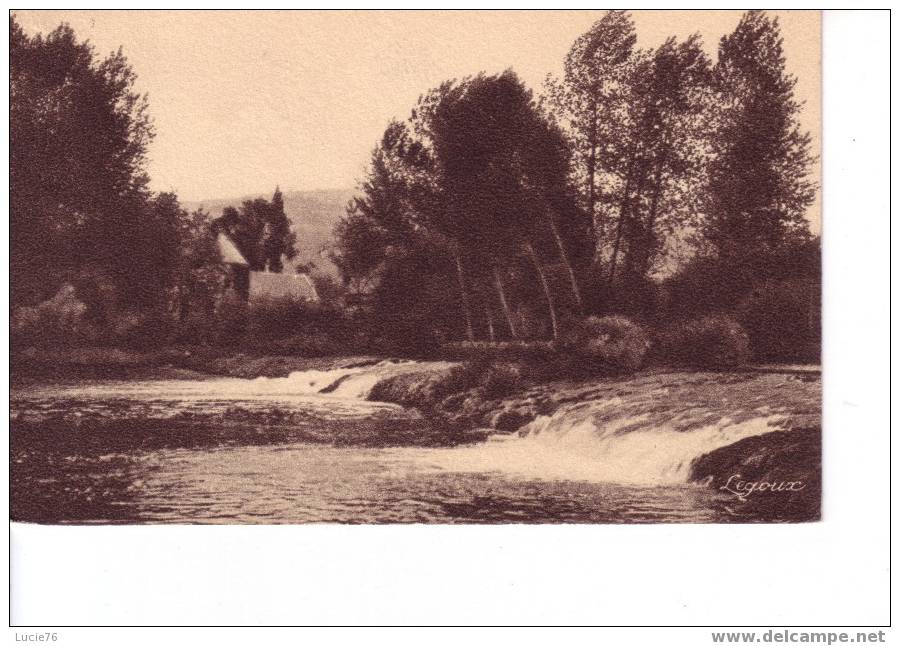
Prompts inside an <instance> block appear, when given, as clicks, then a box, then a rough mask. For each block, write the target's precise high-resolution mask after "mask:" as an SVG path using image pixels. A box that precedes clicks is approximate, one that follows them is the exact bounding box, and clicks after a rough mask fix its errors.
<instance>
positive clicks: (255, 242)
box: [215, 188, 297, 273]
mask: <svg viewBox="0 0 900 646" xmlns="http://www.w3.org/2000/svg"><path fill="white" fill-rule="evenodd" d="M215 226H216V227H219V228H221V229H223V230H224V231H226V232H227V233H228V234H229V235H230V236H231V238H232V239H233V240H234V242H235V244H236V245H237V247H238V249H239V250H240V251H241V253H242V254H243V255H244V258H246V259H247V262H248V263H250V268H251V269H252V270H254V271H272V272H276V273H280V272H281V271H282V270H283V269H284V260H285V259H287V260H292V259H293V258H294V257H295V256H296V255H297V250H296V249H295V247H294V245H295V243H296V237H295V235H294V234H293V233H292V232H291V226H290V220H288V217H287V215H286V214H285V212H284V198H283V197H282V195H281V190H280V189H278V188H276V189H275V193H274V194H273V195H272V200H271V201H268V200H265V199H263V198H261V197H259V198H256V199H255V200H245V201H244V203H243V204H241V207H240V208H239V209H236V208H234V207H233V206H228V207H225V209H223V211H222V216H221V217H220V218H218V219H217V220H216V221H215Z"/></svg>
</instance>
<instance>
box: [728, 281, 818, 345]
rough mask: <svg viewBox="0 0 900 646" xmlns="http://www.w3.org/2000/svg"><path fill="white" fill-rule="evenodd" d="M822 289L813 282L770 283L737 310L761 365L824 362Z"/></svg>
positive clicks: (816, 282)
mask: <svg viewBox="0 0 900 646" xmlns="http://www.w3.org/2000/svg"><path fill="white" fill-rule="evenodd" d="M821 300H822V299H821V285H820V283H819V281H818V280H815V279H812V278H805V279H803V278H795V279H791V280H782V281H767V282H765V283H762V284H760V285H758V286H757V287H756V288H754V289H753V290H752V291H751V292H750V293H749V294H747V295H746V296H745V297H744V298H743V300H742V301H741V302H740V304H739V305H738V307H737V316H738V320H739V321H740V322H741V324H742V325H743V326H744V328H745V329H746V330H747V334H748V335H749V337H750V347H751V348H752V350H753V356H754V357H755V358H756V359H757V360H760V361H815V362H818V361H819V360H820V355H821V342H822V319H821Z"/></svg>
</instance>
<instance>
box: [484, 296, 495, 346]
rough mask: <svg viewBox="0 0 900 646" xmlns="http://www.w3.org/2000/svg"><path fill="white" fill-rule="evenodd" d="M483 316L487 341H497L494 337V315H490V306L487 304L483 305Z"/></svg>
mask: <svg viewBox="0 0 900 646" xmlns="http://www.w3.org/2000/svg"><path fill="white" fill-rule="evenodd" d="M484 316H485V318H486V319H487V326H488V340H490V342H491V343H493V342H494V341H496V340H497V339H496V337H495V336H494V315H493V314H492V313H491V306H490V304H489V303H487V302H485V304H484Z"/></svg>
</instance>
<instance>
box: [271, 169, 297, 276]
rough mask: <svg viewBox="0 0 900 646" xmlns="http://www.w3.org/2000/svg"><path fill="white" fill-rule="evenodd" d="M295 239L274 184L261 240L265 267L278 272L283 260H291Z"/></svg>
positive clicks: (279, 194)
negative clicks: (273, 191)
mask: <svg viewBox="0 0 900 646" xmlns="http://www.w3.org/2000/svg"><path fill="white" fill-rule="evenodd" d="M296 241H297V236H296V234H294V233H293V232H292V231H291V222H290V220H288V217H287V214H286V213H285V212H284V196H283V195H282V194H281V189H280V188H278V187H277V186H276V187H275V193H274V194H273V195H272V201H271V203H270V204H269V213H268V219H267V222H266V226H265V234H264V239H263V241H262V246H263V257H264V259H265V263H266V268H267V269H268V270H269V271H272V272H276V273H280V272H281V271H282V270H283V269H284V260H285V259H287V260H293V259H294V258H295V257H296V256H297V250H296V248H295V246H294V245H295V244H296Z"/></svg>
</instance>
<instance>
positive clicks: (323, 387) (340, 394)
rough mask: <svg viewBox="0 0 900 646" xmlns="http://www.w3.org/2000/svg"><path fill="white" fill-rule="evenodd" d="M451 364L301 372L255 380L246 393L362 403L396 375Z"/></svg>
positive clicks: (383, 364) (417, 363)
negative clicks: (380, 383)
mask: <svg viewBox="0 0 900 646" xmlns="http://www.w3.org/2000/svg"><path fill="white" fill-rule="evenodd" d="M452 365H453V364H450V363H447V362H443V361H392V360H385V361H380V362H378V363H376V364H370V365H364V366H353V367H349V368H334V369H332V370H300V371H296V372H292V373H291V374H290V375H288V376H287V377H258V378H257V379H254V380H252V381H251V382H250V385H249V388H248V390H251V391H254V392H259V393H260V394H269V395H271V394H289V395H322V396H327V397H335V398H341V399H365V398H366V397H367V396H368V395H369V392H370V391H371V390H372V388H373V387H374V386H375V384H377V383H378V382H379V381H381V380H383V379H386V378H387V377H392V376H395V375H401V374H409V373H416V372H427V371H431V370H442V369H446V368H449V367H450V366H452Z"/></svg>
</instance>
